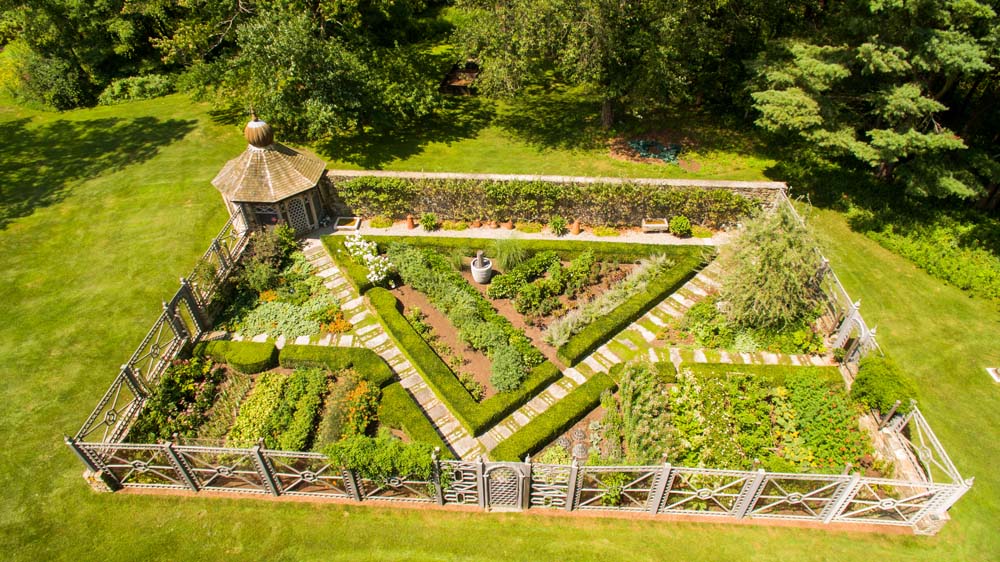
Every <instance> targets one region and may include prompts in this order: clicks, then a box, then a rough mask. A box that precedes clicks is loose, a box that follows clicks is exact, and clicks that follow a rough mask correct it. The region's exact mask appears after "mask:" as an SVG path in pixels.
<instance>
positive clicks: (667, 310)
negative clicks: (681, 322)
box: [656, 301, 684, 318]
mask: <svg viewBox="0 0 1000 562" xmlns="http://www.w3.org/2000/svg"><path fill="white" fill-rule="evenodd" d="M656 310H659V311H660V312H663V313H664V314H669V315H670V316H673V317H674V318H681V317H683V316H684V312H682V311H680V310H678V309H676V308H674V306H673V305H672V304H670V303H668V302H667V301H663V302H662V303H660V304H659V305H657V307H656Z"/></svg>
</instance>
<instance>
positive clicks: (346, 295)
mask: <svg viewBox="0 0 1000 562" xmlns="http://www.w3.org/2000/svg"><path fill="white" fill-rule="evenodd" d="M353 294H354V291H352V290H351V289H344V290H343V291H341V292H339V293H337V294H336V295H333V296H334V297H336V298H338V299H340V300H342V301H344V300H347V299H349V298H351V295H353Z"/></svg>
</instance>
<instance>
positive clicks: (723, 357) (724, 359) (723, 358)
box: [719, 350, 733, 363]
mask: <svg viewBox="0 0 1000 562" xmlns="http://www.w3.org/2000/svg"><path fill="white" fill-rule="evenodd" d="M732 362H733V359H732V358H731V357H730V356H729V352H728V351H721V350H720V351H719V363H732Z"/></svg>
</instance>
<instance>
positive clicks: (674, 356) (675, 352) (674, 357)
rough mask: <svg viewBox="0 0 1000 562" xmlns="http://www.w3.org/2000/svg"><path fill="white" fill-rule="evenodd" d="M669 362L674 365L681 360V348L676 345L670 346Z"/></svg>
mask: <svg viewBox="0 0 1000 562" xmlns="http://www.w3.org/2000/svg"><path fill="white" fill-rule="evenodd" d="M670 362H671V363H673V364H674V365H680V364H681V363H682V362H683V360H682V359H681V350H680V349H677V348H676V347H671V348H670Z"/></svg>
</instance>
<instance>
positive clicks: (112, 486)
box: [63, 435, 122, 492]
mask: <svg viewBox="0 0 1000 562" xmlns="http://www.w3.org/2000/svg"><path fill="white" fill-rule="evenodd" d="M63 440H64V441H65V442H66V445H68V446H69V448H70V450H72V451H73V452H74V453H76V456H77V458H79V459H80V460H81V461H83V464H84V465H85V466H86V467H87V470H89V471H90V472H91V473H92V474H93V475H94V476H93V477H94V478H95V479H96V480H99V481H100V483H101V484H103V485H104V487H103V488H102V487H100V485H99V484H98V485H95V484H94V483H93V482H90V485H91V487H93V488H94V489H97V490H98V491H101V492H104V491H110V492H114V491H117V490H120V489H121V488H122V483H121V482H119V481H118V478H117V477H116V476H115V475H114V474H113V473H112V472H111V471H110V470H107V469H105V468H104V467H103V466H101V465H100V464H99V463H98V462H97V461H95V459H94V458H93V457H91V456H90V455H89V454H87V452H86V451H84V450H83V447H81V446H80V442H79V441H77V440H76V439H75V438H73V437H70V436H68V435H64V436H63Z"/></svg>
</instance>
